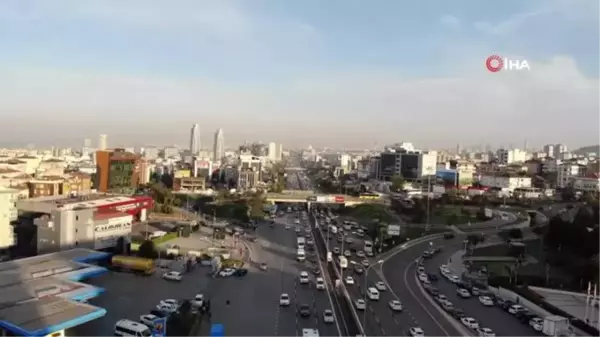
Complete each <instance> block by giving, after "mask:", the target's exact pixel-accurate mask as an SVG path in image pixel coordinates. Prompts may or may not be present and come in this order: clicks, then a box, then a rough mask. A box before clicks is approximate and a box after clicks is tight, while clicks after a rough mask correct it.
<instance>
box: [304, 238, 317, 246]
mask: <svg viewBox="0 0 600 337" xmlns="http://www.w3.org/2000/svg"><path fill="white" fill-rule="evenodd" d="M306 244H307V245H309V246H312V245H314V244H315V242H314V241H313V240H312V239H308V240H306Z"/></svg>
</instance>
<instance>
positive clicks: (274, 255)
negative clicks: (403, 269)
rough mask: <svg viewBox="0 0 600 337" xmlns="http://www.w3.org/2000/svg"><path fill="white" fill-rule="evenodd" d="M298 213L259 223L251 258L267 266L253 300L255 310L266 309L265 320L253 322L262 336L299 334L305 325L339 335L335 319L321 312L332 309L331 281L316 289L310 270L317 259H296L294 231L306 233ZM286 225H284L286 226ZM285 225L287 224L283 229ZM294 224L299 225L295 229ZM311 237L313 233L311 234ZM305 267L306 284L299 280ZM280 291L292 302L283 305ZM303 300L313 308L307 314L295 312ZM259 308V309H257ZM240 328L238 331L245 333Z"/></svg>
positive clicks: (322, 333)
mask: <svg viewBox="0 0 600 337" xmlns="http://www.w3.org/2000/svg"><path fill="white" fill-rule="evenodd" d="M297 218H298V213H297V212H293V213H291V214H286V215H285V216H284V217H281V218H277V219H275V222H276V224H275V226H273V228H271V227H270V226H266V225H264V226H260V227H259V229H258V230H257V238H258V239H257V242H256V243H255V245H254V249H253V252H252V253H253V260H254V262H256V263H257V264H260V263H266V264H267V265H268V270H267V271H264V272H263V273H264V275H265V276H264V278H265V280H264V282H263V284H262V285H260V286H258V285H257V287H258V288H259V289H257V292H259V291H264V292H261V295H260V298H259V299H258V301H257V302H256V309H257V310H256V311H265V312H268V315H266V316H268V318H266V319H265V320H264V321H260V322H255V325H257V326H263V330H265V331H264V332H263V333H262V335H265V336H268V335H270V336H273V335H275V336H299V335H301V334H302V329H304V328H316V329H318V330H319V333H320V334H321V335H322V336H339V335H340V332H339V330H338V325H337V322H336V323H325V322H324V320H323V312H324V310H326V309H333V308H332V307H333V303H332V301H331V298H330V297H329V294H328V290H329V289H331V287H332V285H331V284H328V290H317V289H316V287H315V279H316V276H315V275H314V274H313V270H314V269H315V268H319V265H318V262H319V261H318V259H316V260H315V261H314V262H316V263H313V262H309V261H308V260H310V259H307V261H306V262H297V261H296V244H297V241H296V238H297V235H303V236H305V235H306V233H307V232H306V231H305V228H309V227H308V225H307V223H306V222H304V221H302V219H301V218H300V222H301V224H299V225H297V224H295V220H296V219H297ZM286 225H287V226H286ZM286 227H289V228H288V229H286ZM296 227H299V228H301V232H300V233H296V231H295V229H296ZM309 235H312V234H310V232H309ZM311 238H312V236H311ZM301 271H306V272H308V273H309V275H310V279H311V282H310V283H309V284H301V283H300V272H301ZM282 293H286V294H288V295H289V297H290V299H291V305H290V306H289V307H282V306H280V305H279V297H280V295H281V294H282ZM303 304H306V305H308V306H310V308H311V309H312V311H313V312H312V315H311V316H310V317H309V318H302V317H300V315H299V314H298V308H299V306H301V305H303ZM259 308H260V309H259ZM247 334H248V333H247V332H240V333H239V334H237V335H247Z"/></svg>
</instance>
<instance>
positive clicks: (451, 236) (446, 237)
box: [444, 233, 454, 240]
mask: <svg viewBox="0 0 600 337" xmlns="http://www.w3.org/2000/svg"><path fill="white" fill-rule="evenodd" d="M444 239H446V240H451V239H454V233H446V234H444Z"/></svg>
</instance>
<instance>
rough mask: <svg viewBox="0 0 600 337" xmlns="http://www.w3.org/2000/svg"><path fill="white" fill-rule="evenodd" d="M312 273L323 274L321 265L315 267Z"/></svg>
mask: <svg viewBox="0 0 600 337" xmlns="http://www.w3.org/2000/svg"><path fill="white" fill-rule="evenodd" d="M312 273H313V275H321V269H320V268H319V267H314V268H313V270H312Z"/></svg>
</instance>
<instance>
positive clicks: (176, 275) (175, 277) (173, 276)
mask: <svg viewBox="0 0 600 337" xmlns="http://www.w3.org/2000/svg"><path fill="white" fill-rule="evenodd" d="M162 277H163V278H164V279H165V280H169V281H181V280H182V279H183V275H181V273H180V272H178V271H170V272H167V273H164V274H163V276H162Z"/></svg>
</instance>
